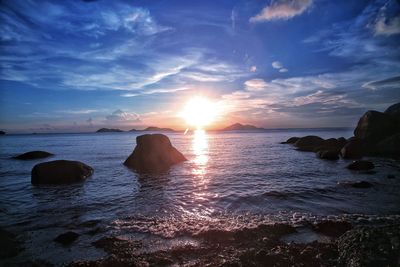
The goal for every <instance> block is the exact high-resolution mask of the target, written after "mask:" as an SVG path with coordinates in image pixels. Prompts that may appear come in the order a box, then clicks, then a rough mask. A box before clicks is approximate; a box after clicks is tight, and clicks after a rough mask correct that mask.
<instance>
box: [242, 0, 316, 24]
mask: <svg viewBox="0 0 400 267" xmlns="http://www.w3.org/2000/svg"><path fill="white" fill-rule="evenodd" d="M312 3H313V1H312V0H279V1H276V2H273V3H272V4H271V5H268V6H266V7H264V8H263V9H262V10H261V12H260V13H258V14H257V15H255V16H253V17H251V18H250V22H263V21H273V20H289V19H291V18H293V17H295V16H299V15H301V14H303V13H304V12H305V11H306V10H307V9H309V8H310V7H311V5H312Z"/></svg>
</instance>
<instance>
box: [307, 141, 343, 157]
mask: <svg viewBox="0 0 400 267" xmlns="http://www.w3.org/2000/svg"><path fill="white" fill-rule="evenodd" d="M345 144H346V143H345V142H343V141H339V139H336V138H329V139H326V140H323V141H322V142H321V143H320V145H319V146H317V147H315V148H314V152H318V151H326V150H330V151H336V152H337V154H339V152H340V149H342V147H343V146H344V145H345Z"/></svg>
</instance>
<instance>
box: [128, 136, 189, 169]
mask: <svg viewBox="0 0 400 267" xmlns="http://www.w3.org/2000/svg"><path fill="white" fill-rule="evenodd" d="M186 160H187V159H186V158H185V157H184V156H183V155H182V153H181V152H179V151H178V150H177V149H176V148H175V147H173V146H172V144H171V141H170V140H169V138H168V137H167V136H165V135H163V134H145V135H140V136H138V137H136V147H135V149H134V151H133V152H132V154H131V155H130V156H129V157H128V158H127V159H126V160H125V162H124V165H125V166H127V167H129V168H132V169H134V170H136V171H137V172H139V173H160V172H164V171H166V170H168V169H169V168H170V167H171V166H172V165H174V164H177V163H180V162H183V161H186Z"/></svg>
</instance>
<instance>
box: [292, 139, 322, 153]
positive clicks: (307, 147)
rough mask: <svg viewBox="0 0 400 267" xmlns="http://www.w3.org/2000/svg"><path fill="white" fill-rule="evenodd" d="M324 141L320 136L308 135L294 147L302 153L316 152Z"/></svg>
mask: <svg viewBox="0 0 400 267" xmlns="http://www.w3.org/2000/svg"><path fill="white" fill-rule="evenodd" d="M323 141H324V139H322V138H321V137H319V136H315V135H308V136H305V137H301V138H299V140H297V141H296V143H294V145H295V146H296V147H297V148H298V149H299V150H301V151H314V149H315V148H316V147H318V146H320V145H321V143H322V142H323Z"/></svg>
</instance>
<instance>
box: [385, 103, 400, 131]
mask: <svg viewBox="0 0 400 267" xmlns="http://www.w3.org/2000/svg"><path fill="white" fill-rule="evenodd" d="M384 113H385V114H387V115H390V116H392V118H394V119H395V120H396V121H397V123H400V103H397V104H394V105H391V106H390V107H388V108H387V109H386V110H385V112H384ZM399 130H400V129H399Z"/></svg>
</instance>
